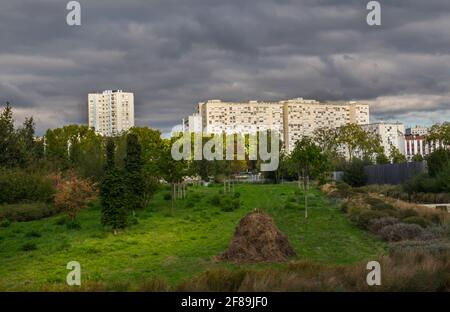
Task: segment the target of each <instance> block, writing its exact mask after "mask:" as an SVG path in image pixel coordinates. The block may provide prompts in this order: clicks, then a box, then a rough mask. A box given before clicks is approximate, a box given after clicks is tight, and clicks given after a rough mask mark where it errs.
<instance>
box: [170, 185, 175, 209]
mask: <svg viewBox="0 0 450 312" xmlns="http://www.w3.org/2000/svg"><path fill="white" fill-rule="evenodd" d="M175 195H176V193H175V183H172V210H171V212H173V205H174V202H175Z"/></svg>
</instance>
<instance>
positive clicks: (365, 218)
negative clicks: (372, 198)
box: [351, 210, 389, 229]
mask: <svg viewBox="0 0 450 312" xmlns="http://www.w3.org/2000/svg"><path fill="white" fill-rule="evenodd" d="M388 216H389V215H387V214H386V213H384V212H381V211H374V210H366V211H363V212H361V213H360V214H357V215H353V216H352V217H351V219H352V220H353V221H354V222H356V224H357V225H358V226H359V227H361V228H364V229H367V227H368V225H369V222H370V221H371V220H373V219H380V218H386V217H388Z"/></svg>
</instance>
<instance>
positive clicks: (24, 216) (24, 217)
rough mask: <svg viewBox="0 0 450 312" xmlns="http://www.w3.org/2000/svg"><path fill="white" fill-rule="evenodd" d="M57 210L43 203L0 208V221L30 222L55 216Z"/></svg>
mask: <svg viewBox="0 0 450 312" xmlns="http://www.w3.org/2000/svg"><path fill="white" fill-rule="evenodd" d="M58 212H59V210H58V209H57V208H55V207H54V206H53V205H50V204H45V203H29V204H15V205H3V206H0V220H4V219H8V220H11V221H32V220H38V219H42V218H47V217H50V216H53V215H55V214H57V213H58Z"/></svg>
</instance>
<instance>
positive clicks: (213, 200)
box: [211, 194, 220, 206]
mask: <svg viewBox="0 0 450 312" xmlns="http://www.w3.org/2000/svg"><path fill="white" fill-rule="evenodd" d="M211 204H213V205H214V206H220V195H219V194H215V195H213V197H211Z"/></svg>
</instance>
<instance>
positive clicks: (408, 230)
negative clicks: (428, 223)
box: [379, 223, 423, 242]
mask: <svg viewBox="0 0 450 312" xmlns="http://www.w3.org/2000/svg"><path fill="white" fill-rule="evenodd" d="M379 234H380V235H381V237H382V238H383V239H385V240H387V241H389V242H399V241H403V240H412V239H416V238H418V237H419V236H421V235H422V234H423V229H422V227H420V226H419V225H417V224H405V223H397V224H393V225H388V226H385V227H383V228H382V229H381V230H380V233H379Z"/></svg>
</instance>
